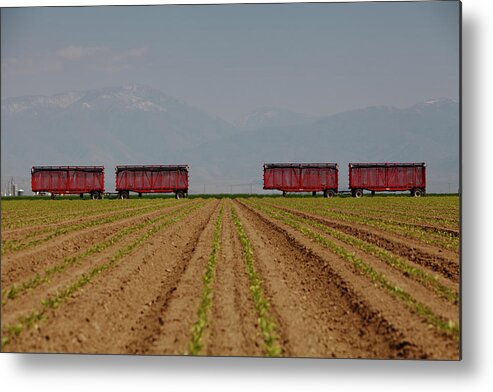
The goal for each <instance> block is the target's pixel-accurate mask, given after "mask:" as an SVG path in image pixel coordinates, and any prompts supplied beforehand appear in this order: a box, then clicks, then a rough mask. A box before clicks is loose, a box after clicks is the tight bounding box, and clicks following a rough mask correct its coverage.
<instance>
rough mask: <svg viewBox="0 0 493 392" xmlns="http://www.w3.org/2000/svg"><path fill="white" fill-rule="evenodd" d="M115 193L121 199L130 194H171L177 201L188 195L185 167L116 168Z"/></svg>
mask: <svg viewBox="0 0 493 392" xmlns="http://www.w3.org/2000/svg"><path fill="white" fill-rule="evenodd" d="M115 171H116V191H117V192H118V195H119V197H120V198H122V199H126V198H128V196H129V193H130V192H137V193H138V194H139V196H141V195H142V193H172V192H174V193H175V195H176V198H177V199H180V198H182V197H186V196H187V195H188V166H187V165H132V166H129V165H126V166H117V167H116V170H115Z"/></svg>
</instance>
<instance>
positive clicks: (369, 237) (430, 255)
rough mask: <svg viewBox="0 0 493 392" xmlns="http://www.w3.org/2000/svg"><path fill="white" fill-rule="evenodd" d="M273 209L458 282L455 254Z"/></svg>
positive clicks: (371, 230)
mask: <svg viewBox="0 0 493 392" xmlns="http://www.w3.org/2000/svg"><path fill="white" fill-rule="evenodd" d="M269 205H271V204H269ZM274 207H276V208H280V209H281V210H283V211H287V212H290V213H293V214H295V215H298V216H301V217H304V218H309V219H312V220H314V221H316V222H320V223H322V224H325V225H327V226H329V227H332V228H334V229H337V230H340V231H342V232H344V233H346V234H349V235H352V236H354V237H356V238H359V239H361V240H364V241H368V242H370V243H373V244H375V245H377V246H380V247H382V248H384V249H386V250H388V251H389V252H392V253H394V254H396V255H399V256H402V257H405V258H406V259H408V260H409V261H411V262H413V263H415V264H417V265H418V266H422V267H425V268H426V269H428V270H431V271H434V272H436V273H439V274H440V275H442V276H443V277H445V278H447V279H450V280H451V281H453V282H455V283H456V282H458V280H459V263H458V258H459V256H458V255H457V254H456V253H453V252H449V251H443V250H441V249H437V248H434V247H431V246H426V245H423V244H421V243H417V242H416V241H412V240H410V239H408V238H402V237H400V236H398V235H394V234H392V233H389V232H386V231H384V230H379V229H375V228H369V227H366V226H364V225H360V224H356V223H353V224H348V223H344V222H341V221H337V220H334V219H328V218H325V217H321V216H318V215H314V214H310V213H307V212H304V211H300V210H297V209H294V208H287V207H277V206H275V205H274Z"/></svg>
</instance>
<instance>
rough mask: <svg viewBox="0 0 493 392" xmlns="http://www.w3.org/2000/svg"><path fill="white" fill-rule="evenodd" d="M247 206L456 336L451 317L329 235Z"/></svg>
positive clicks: (264, 208) (269, 209)
mask: <svg viewBox="0 0 493 392" xmlns="http://www.w3.org/2000/svg"><path fill="white" fill-rule="evenodd" d="M249 205H251V206H253V207H254V208H256V209H258V210H260V211H262V212H263V213H265V214H267V215H268V216H269V217H271V218H273V219H275V220H277V221H279V222H281V223H284V224H286V225H288V226H290V227H291V228H293V229H295V230H296V231H298V232H300V233H301V234H303V235H305V236H306V237H308V238H310V239H311V240H312V241H315V242H316V243H318V244H320V245H321V246H323V247H324V248H326V249H328V250H329V251H331V252H332V253H334V254H335V255H337V256H339V257H340V258H341V259H342V260H344V261H346V262H347V263H349V264H350V265H352V266H353V267H354V268H355V269H356V270H357V271H358V272H360V273H361V274H363V275H364V276H365V277H366V278H368V279H369V280H370V281H371V282H373V283H374V284H376V285H377V286H378V287H380V288H381V289H383V290H385V291H386V292H387V293H389V294H390V295H391V296H393V297H394V298H396V299H398V300H400V301H402V302H403V303H404V304H405V305H406V306H407V307H408V308H409V309H410V310H411V311H412V312H414V313H416V314H417V315H419V316H420V317H421V318H423V319H424V320H425V321H426V322H428V323H429V324H432V325H433V326H435V327H436V328H437V330H438V331H440V332H443V333H446V334H449V335H451V336H452V337H454V338H455V339H458V337H459V327H458V325H457V324H456V323H455V322H454V321H453V320H445V319H443V318H442V317H440V316H438V315H436V314H434V313H433V311H432V310H431V309H430V308H429V307H428V306H427V305H426V304H423V303H421V302H419V301H417V300H416V299H415V298H414V297H413V296H412V295H411V294H409V293H408V292H407V291H405V290H404V289H402V288H401V287H399V286H398V285H396V284H394V283H393V282H391V281H390V280H389V279H388V278H387V277H386V276H385V275H384V274H383V273H381V272H378V271H376V270H375V269H374V268H373V267H372V266H371V265H369V264H368V263H367V262H365V261H364V260H363V259H361V258H359V257H357V256H356V255H355V254H354V253H352V252H349V251H348V250H346V249H345V248H343V247H341V246H339V245H337V244H336V243H335V242H333V241H331V240H330V239H329V238H327V237H326V236H324V235H322V234H320V233H318V232H317V231H314V230H312V229H310V228H309V227H307V226H306V225H304V224H302V223H301V222H300V221H299V220H298V219H291V218H288V217H287V216H283V215H282V214H281V213H279V212H277V211H274V210H273V208H272V207H271V206H267V205H265V204H263V205H260V204H257V203H252V202H249Z"/></svg>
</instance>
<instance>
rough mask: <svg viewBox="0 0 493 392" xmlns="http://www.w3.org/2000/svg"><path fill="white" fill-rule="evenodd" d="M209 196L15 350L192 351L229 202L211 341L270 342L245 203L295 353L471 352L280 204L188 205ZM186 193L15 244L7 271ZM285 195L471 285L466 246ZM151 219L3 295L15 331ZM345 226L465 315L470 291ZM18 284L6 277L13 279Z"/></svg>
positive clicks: (214, 348) (58, 253)
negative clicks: (440, 286) (313, 235)
mask: <svg viewBox="0 0 493 392" xmlns="http://www.w3.org/2000/svg"><path fill="white" fill-rule="evenodd" d="M195 203H203V205H202V206H201V207H200V208H198V209H197V210H195V211H193V212H191V213H190V214H189V215H187V216H185V217H183V218H181V219H180V220H179V221H177V222H175V223H172V224H170V225H169V226H166V227H164V228H163V229H161V230H160V231H158V232H157V233H155V234H154V235H153V236H152V237H151V238H149V239H147V240H146V241H145V242H144V243H143V244H142V245H140V246H138V247H137V248H136V249H134V250H133V251H132V252H131V254H128V255H125V256H124V257H123V258H121V259H120V260H119V261H118V262H117V263H115V264H114V265H112V266H111V267H109V268H108V269H106V270H104V271H103V272H101V273H100V274H98V275H96V276H94V277H93V278H92V280H90V282H89V283H87V284H86V285H85V286H83V287H82V288H80V289H79V290H77V291H75V292H74V293H73V294H72V295H71V296H70V297H69V298H68V299H67V300H66V301H65V302H64V303H62V304H60V306H59V307H58V308H56V309H52V310H49V311H46V312H45V314H44V316H45V317H44V319H42V320H41V321H38V322H36V323H35V325H33V326H32V327H31V328H28V329H25V330H24V331H22V332H21V334H20V335H19V336H17V337H13V338H12V339H11V341H10V342H9V344H8V345H7V346H6V347H5V348H4V349H3V351H20V352H72V353H76V352H82V353H129V354H184V353H186V352H187V351H188V344H189V342H190V339H191V336H192V334H191V329H192V326H193V324H194V323H195V322H196V321H197V319H198V314H197V312H198V308H199V303H200V299H201V296H202V292H203V288H204V283H203V277H204V273H205V271H206V266H207V262H208V259H209V256H210V253H211V249H212V245H213V233H214V228H215V223H216V220H217V217H218V214H219V210H220V208H221V206H223V217H222V231H221V237H220V238H221V247H220V250H219V253H218V259H217V265H216V269H215V272H214V280H213V281H212V285H211V288H212V303H211V307H210V308H209V310H208V313H207V323H206V326H205V329H204V331H203V335H202V343H203V350H202V352H201V354H204V355H214V356H230V355H232V356H244V355H248V356H262V355H265V351H264V344H263V340H262V334H261V330H260V326H259V320H258V315H257V312H256V309H255V306H254V303H253V298H252V294H251V291H250V284H249V280H248V276H247V272H246V264H245V255H244V252H243V248H242V245H241V243H240V241H239V237H238V235H237V230H236V227H235V225H234V223H233V221H232V218H231V215H230V207H234V209H235V211H236V212H237V215H238V217H239V219H240V220H241V222H242V224H243V226H244V229H245V232H246V234H247V236H248V239H249V241H250V243H251V246H252V249H253V256H254V263H255V269H256V271H257V274H258V275H259V277H260V279H261V281H262V288H263V291H264V297H265V298H266V299H267V300H268V302H269V303H270V308H269V313H270V315H271V316H272V319H273V321H274V323H275V324H276V336H277V338H278V341H279V343H280V346H281V350H282V355H283V356H293V357H335V358H428V359H458V357H459V343H458V341H457V339H455V338H453V337H451V336H450V335H447V334H445V333H441V332H439V331H438V330H437V328H436V327H434V326H432V325H430V324H428V323H427V322H426V321H424V320H423V318H422V317H421V316H419V315H418V314H416V313H414V312H413V311H412V310H410V309H409V308H408V307H407V306H406V305H405V304H404V303H403V302H402V301H401V300H399V299H397V298H395V297H393V296H392V295H390V294H389V293H388V292H387V291H386V290H384V289H383V288H381V287H379V286H376V285H375V284H373V283H372V282H371V281H370V280H369V279H368V278H367V277H365V276H364V275H362V274H361V273H360V272H358V271H357V270H355V268H354V266H353V265H352V264H350V263H349V262H347V261H345V260H344V259H342V258H340V257H338V256H336V255H335V254H333V253H332V252H330V251H329V250H328V249H327V248H325V247H323V246H321V245H319V244H318V243H316V242H314V241H311V240H310V239H309V238H308V237H306V236H305V235H303V234H301V233H299V232H298V231H297V230H295V229H293V228H291V227H290V226H287V225H285V224H283V223H281V222H279V221H277V220H274V219H272V218H270V217H269V216H268V215H267V214H265V213H263V212H261V211H259V210H257V209H255V208H254V206H253V205H250V204H249V203H248V202H246V201H245V200H241V199H240V200H238V199H237V200H233V201H230V200H226V199H223V200H217V199H215V200H212V199H207V200H202V201H192V200H190V202H188V204H187V205H194V204H195ZM185 205H186V204H174V205H173V206H168V205H163V206H162V207H163V208H162V209H160V210H156V211H149V212H148V211H143V212H142V213H141V214H139V215H137V216H134V217H130V218H128V219H124V220H121V221H118V222H112V223H110V224H106V225H101V226H99V227H97V228H91V229H89V230H81V231H79V232H74V233H70V234H67V235H63V236H61V237H59V238H56V239H53V240H52V241H50V242H47V243H45V244H40V245H39V246H37V247H36V248H33V249H26V250H24V251H20V252H16V253H14V254H12V255H8V257H7V261H5V260H2V261H3V263H2V283H3V284H4V282H8V283H9V285H10V284H11V283H14V282H15V283H19V282H22V281H23V279H25V278H28V277H30V276H32V275H33V273H36V272H40V271H44V269H46V268H47V267H51V266H54V265H56V264H57V263H60V262H61V261H62V260H63V259H64V258H66V257H67V256H70V255H75V254H77V253H79V252H82V251H83V250H84V249H87V248H88V247H90V246H93V245H95V244H97V243H99V242H103V241H105V240H107V239H108V238H110V237H111V236H112V235H115V234H117V233H118V232H119V230H120V229H122V228H123V227H131V226H132V225H135V224H138V223H140V222H144V221H145V220H146V219H150V218H151V217H157V216H159V214H162V213H163V212H165V213H168V212H171V211H175V210H177V209H179V208H182V207H183V206H185ZM283 209H284V210H286V211H289V212H292V213H295V214H297V215H299V216H304V217H309V218H310V219H313V220H316V221H318V222H320V223H323V224H324V225H327V226H329V227H333V228H335V229H337V230H340V231H341V232H344V233H347V234H350V235H353V236H355V237H357V238H361V239H363V240H365V241H368V242H371V243H373V244H377V245H378V246H381V247H382V248H385V249H387V250H389V251H390V252H392V253H394V254H396V255H399V256H401V257H405V258H406V259H408V260H410V261H412V262H414V263H415V264H416V266H417V267H418V268H421V269H423V270H426V271H428V272H429V271H433V272H436V273H440V274H441V275H442V276H441V277H440V279H441V281H442V282H445V284H446V285H447V287H453V288H457V280H458V274H459V269H458V266H459V264H458V262H457V258H458V256H457V254H455V253H453V252H450V251H440V250H438V248H436V247H433V246H427V245H423V244H422V243H418V242H417V241H414V242H413V241H412V240H409V239H408V238H405V239H404V238H402V237H400V236H397V235H393V234H389V233H387V232H385V231H383V230H377V229H373V228H369V227H365V226H364V225H356V224H355V225H351V224H349V223H346V222H339V221H336V220H331V219H327V218H323V217H320V216H314V215H311V214H307V213H304V212H300V211H296V210H294V209H291V208H283ZM156 224H158V223H156ZM151 227H152V226H146V227H145V228H143V229H140V230H137V231H135V232H134V233H132V234H131V235H129V236H128V237H126V238H123V239H122V240H121V241H119V242H118V243H116V244H114V245H112V246H110V247H108V248H107V249H106V250H104V251H102V252H101V253H99V254H93V255H90V256H89V257H88V258H87V259H84V260H83V261H82V262H81V263H80V264H76V265H73V266H71V267H69V268H67V269H66V270H64V271H63V272H61V273H60V274H57V275H55V276H53V278H52V280H51V281H50V282H47V283H45V284H42V285H40V286H38V287H36V288H34V289H32V290H29V291H27V292H26V293H24V294H22V295H20V296H19V297H17V298H15V299H11V300H7V301H6V303H5V304H4V305H2V312H3V314H2V316H3V317H2V328H3V332H5V327H6V326H7V325H12V324H13V323H15V322H16V321H17V320H18V319H19V317H21V316H22V315H27V314H29V313H30V312H32V311H34V310H40V309H42V306H41V304H40V300H42V299H43V298H46V297H47V296H50V295H52V294H53V293H56V292H57V291H59V290H61V289H62V288H64V287H67V286H68V285H70V284H71V282H75V281H76V280H77V279H78V278H79V277H80V276H82V275H83V274H86V273H87V272H88V271H89V270H91V269H92V268H94V267H95V266H99V265H102V264H103V263H105V262H107V261H108V260H109V258H111V256H112V255H114V254H116V253H117V252H118V250H119V249H122V248H123V247H125V246H126V245H129V244H131V243H132V242H133V241H134V240H135V239H136V238H138V237H139V236H141V235H142V234H143V233H144V232H145V231H146V230H149V229H150V228H151ZM313 230H315V231H317V229H313ZM319 232H320V233H321V231H319ZM324 236H327V235H326V234H324ZM327 238H330V237H329V236H327ZM331 240H332V241H333V242H335V243H336V244H337V245H339V246H341V247H343V248H344V249H346V250H348V251H349V252H352V253H354V254H355V255H356V256H358V257H360V258H361V259H364V261H365V262H366V263H368V264H370V265H371V266H372V267H373V268H374V269H375V270H377V271H378V272H380V273H382V274H384V275H385V277H386V278H387V279H388V280H390V281H392V282H394V283H396V284H397V285H399V287H402V288H403V289H405V290H406V291H407V292H409V293H410V294H411V295H412V296H413V298H415V299H416V300H418V301H419V302H422V303H424V304H426V305H427V306H429V307H430V308H431V309H432V311H433V312H434V313H435V314H437V315H439V316H441V317H443V318H445V319H446V318H450V319H453V320H454V321H458V306H457V305H452V304H450V303H448V302H446V301H445V300H443V299H441V298H439V297H437V296H436V294H435V293H434V292H433V291H432V290H430V289H429V288H427V287H424V286H422V285H420V284H418V283H417V282H415V281H413V280H411V279H410V278H408V277H406V276H404V275H403V274H402V273H401V272H400V271H398V270H396V269H394V268H391V267H390V266H388V265H387V264H385V263H383V262H382V261H381V260H379V259H377V258H375V257H373V256H371V255H368V254H365V253H363V252H362V251H360V250H359V249H357V248H355V247H352V246H349V245H347V244H345V243H342V242H340V241H338V240H336V239H333V238H331ZM3 259H5V257H3ZM7 287H8V286H6V285H5V284H4V286H3V289H5V288H7Z"/></svg>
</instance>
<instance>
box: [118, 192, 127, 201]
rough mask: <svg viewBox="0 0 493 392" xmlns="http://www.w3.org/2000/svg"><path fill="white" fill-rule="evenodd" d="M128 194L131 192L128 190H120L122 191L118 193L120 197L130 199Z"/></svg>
mask: <svg viewBox="0 0 493 392" xmlns="http://www.w3.org/2000/svg"><path fill="white" fill-rule="evenodd" d="M128 196H129V194H128V192H127V191H123V192H120V193H119V194H118V197H119V198H120V199H128Z"/></svg>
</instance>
